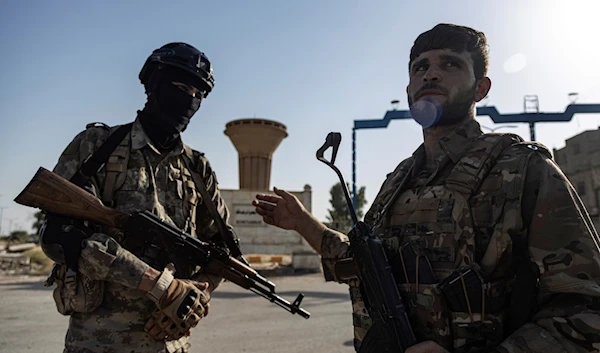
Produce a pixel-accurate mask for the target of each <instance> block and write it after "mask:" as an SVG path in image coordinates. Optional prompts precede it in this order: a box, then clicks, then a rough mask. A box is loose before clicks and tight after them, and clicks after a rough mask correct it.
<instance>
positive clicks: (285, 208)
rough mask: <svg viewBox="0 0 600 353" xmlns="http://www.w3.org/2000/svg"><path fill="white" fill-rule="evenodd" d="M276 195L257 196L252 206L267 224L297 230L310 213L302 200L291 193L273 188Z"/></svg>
mask: <svg viewBox="0 0 600 353" xmlns="http://www.w3.org/2000/svg"><path fill="white" fill-rule="evenodd" d="M273 190H274V191H275V194H276V195H269V194H257V195H256V200H253V201H252V205H253V206H255V207H256V213H258V214H259V215H261V216H262V219H263V221H264V222H265V223H267V224H270V225H273V226H276V227H279V228H282V229H288V230H297V229H298V225H299V223H300V222H301V220H302V218H303V217H305V215H306V214H307V213H308V211H307V210H306V209H305V208H304V206H303V205H302V203H301V202H300V200H298V198H297V197H296V196H294V195H292V194H290V193H289V192H287V191H285V190H281V189H278V188H273Z"/></svg>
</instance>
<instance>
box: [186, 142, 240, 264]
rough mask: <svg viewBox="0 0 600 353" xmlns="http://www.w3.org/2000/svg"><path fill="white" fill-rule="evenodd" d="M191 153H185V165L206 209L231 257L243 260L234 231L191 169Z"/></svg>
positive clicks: (187, 151)
mask: <svg viewBox="0 0 600 353" xmlns="http://www.w3.org/2000/svg"><path fill="white" fill-rule="evenodd" d="M189 152H191V151H189V150H188V149H187V148H186V153H184V158H183V162H184V163H185V166H186V167H187V169H189V171H190V174H191V175H192V179H193V180H194V184H196V187H198V190H199V191H200V194H201V195H202V200H203V201H204V204H205V205H206V208H208V212H209V213H210V215H211V217H212V218H213V220H214V221H215V223H216V225H217V228H219V233H221V237H222V238H223V241H224V242H225V244H226V245H227V248H229V251H230V252H231V254H230V255H231V256H232V257H235V258H238V259H242V251H241V250H240V248H239V246H238V242H237V241H235V239H234V238H233V235H232V229H230V228H229V227H227V225H226V224H225V221H224V220H223V217H222V216H221V215H220V214H219V212H218V211H217V207H216V206H215V204H214V202H212V197H211V196H210V195H209V194H208V190H207V189H206V185H205V184H204V181H203V180H202V178H198V176H197V175H196V173H194V172H193V170H194V169H192V168H191V167H190V162H191V161H190V160H191V157H192V156H191V155H190V154H191V153H189Z"/></svg>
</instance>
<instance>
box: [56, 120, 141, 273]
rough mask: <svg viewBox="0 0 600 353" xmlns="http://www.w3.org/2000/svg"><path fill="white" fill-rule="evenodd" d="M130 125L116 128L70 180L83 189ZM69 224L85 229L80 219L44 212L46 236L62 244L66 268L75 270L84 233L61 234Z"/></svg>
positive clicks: (129, 128)
mask: <svg viewBox="0 0 600 353" xmlns="http://www.w3.org/2000/svg"><path fill="white" fill-rule="evenodd" d="M132 125H133V123H129V124H126V125H123V126H120V127H119V128H117V130H116V131H115V132H114V133H112V134H111V135H110V136H109V137H108V138H107V139H106V140H105V141H104V143H103V144H102V145H101V146H100V148H98V149H97V150H96V152H94V154H92V155H91V156H90V157H88V158H87V159H86V160H85V161H84V162H83V164H82V165H81V167H80V168H79V169H78V170H77V172H76V173H75V174H74V175H73V176H72V177H71V179H70V181H71V182H72V183H73V184H75V185H77V186H79V187H80V188H82V189H84V188H85V186H86V185H87V184H88V183H89V181H90V179H91V178H92V177H93V176H94V175H95V174H96V173H97V172H98V171H99V170H100V168H102V166H103V165H104V164H105V163H106V161H107V160H108V157H110V155H111V153H112V152H113V151H114V150H115V148H117V146H118V145H119V143H121V141H123V139H124V138H125V136H126V135H127V133H128V132H129V131H130V130H131V126H132ZM69 224H71V225H76V226H77V227H78V228H79V229H80V230H82V229H86V227H85V225H84V223H83V222H82V221H79V220H74V219H71V218H69V217H64V216H58V215H55V214H52V213H48V214H46V226H45V227H46V228H47V229H45V230H44V233H45V232H49V233H48V234H49V236H48V237H49V238H52V240H53V242H57V243H59V244H60V245H61V246H62V248H63V251H64V259H65V264H66V265H67V268H69V269H71V270H73V271H75V272H77V270H78V266H77V261H78V259H79V256H80V254H81V240H82V239H83V238H85V236H86V234H85V232H83V231H76V232H73V233H69V235H68V236H63V229H62V228H63V226H64V225H69ZM53 235H54V236H53ZM87 235H89V234H87Z"/></svg>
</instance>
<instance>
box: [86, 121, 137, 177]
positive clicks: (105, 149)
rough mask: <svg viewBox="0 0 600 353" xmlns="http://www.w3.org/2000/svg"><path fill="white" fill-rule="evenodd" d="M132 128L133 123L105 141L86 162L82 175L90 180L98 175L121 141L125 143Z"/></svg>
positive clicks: (122, 127) (120, 128)
mask: <svg viewBox="0 0 600 353" xmlns="http://www.w3.org/2000/svg"><path fill="white" fill-rule="evenodd" d="M132 126H133V123H129V124H125V125H122V126H119V128H117V130H115V132H113V133H112V134H111V135H110V136H109V137H108V138H107V139H106V141H104V143H103V144H102V146H100V148H98V149H97V150H96V152H94V154H92V155H91V156H90V157H89V158H87V159H86V160H85V162H84V163H83V165H82V166H81V169H80V170H81V173H82V174H83V175H85V176H86V177H88V178H91V177H92V176H94V175H95V174H96V173H98V171H99V170H100V168H102V167H103V166H104V164H105V163H106V161H107V160H108V157H110V154H111V153H113V151H114V150H115V149H116V148H117V146H118V145H119V144H120V143H121V141H123V139H124V138H125V136H127V133H129V131H131V127H132Z"/></svg>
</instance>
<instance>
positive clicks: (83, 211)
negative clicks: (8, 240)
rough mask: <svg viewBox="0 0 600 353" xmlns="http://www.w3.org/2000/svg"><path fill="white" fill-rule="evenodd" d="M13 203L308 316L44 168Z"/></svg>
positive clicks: (259, 283) (265, 284) (228, 263)
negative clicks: (117, 237)
mask: <svg viewBox="0 0 600 353" xmlns="http://www.w3.org/2000/svg"><path fill="white" fill-rule="evenodd" d="M15 202H17V203H19V204H21V205H24V206H29V207H34V208H39V209H41V210H43V211H45V212H48V213H51V214H54V215H59V216H64V217H69V218H73V219H77V220H81V221H87V222H91V223H95V224H99V225H104V226H107V227H111V228H116V229H118V230H120V231H122V232H123V233H124V234H126V235H127V236H131V237H135V238H137V239H139V240H140V241H144V242H147V243H149V244H152V245H154V246H157V247H161V248H163V249H168V250H169V253H170V254H172V257H173V258H174V259H176V261H177V262H179V263H183V264H187V265H188V266H189V265H190V264H191V265H198V266H202V267H204V268H206V269H207V271H208V272H210V273H212V274H214V275H217V276H221V277H223V278H225V279H227V280H229V281H231V282H233V283H235V284H237V285H238V286H240V287H242V288H244V289H248V290H250V291H252V292H254V293H256V294H258V295H260V296H261V297H263V298H265V299H268V300H269V301H270V302H272V303H275V304H277V305H279V306H280V307H282V308H284V309H286V310H287V311H289V312H290V313H292V314H298V315H300V316H302V317H303V318H305V319H308V318H309V317H310V313H309V312H307V311H306V310H304V309H302V308H300V303H301V301H302V299H303V298H304V295H303V294H298V297H297V298H296V300H295V301H294V302H293V303H290V302H289V301H287V300H285V299H283V298H282V297H280V296H279V295H277V294H276V293H275V284H274V283H273V282H271V281H269V280H267V279H266V278H264V277H263V276H261V275H260V274H258V273H257V272H256V271H255V270H254V269H252V268H251V267H249V266H247V265H246V264H244V263H242V262H241V261H240V260H237V259H235V258H233V257H231V256H230V255H229V254H228V253H226V252H225V251H224V250H223V249H221V248H220V247H217V246H215V245H214V244H212V243H208V242H204V241H201V240H199V239H196V238H194V237H192V236H190V235H189V234H186V233H185V232H183V231H182V230H180V229H179V228H177V227H175V226H173V225H170V224H168V223H166V222H163V221H162V220H161V219H160V218H158V217H157V216H156V215H154V214H153V213H151V212H149V211H145V212H139V213H134V214H127V213H124V212H120V211H117V210H114V209H112V208H109V207H106V206H104V205H103V204H102V202H101V201H100V200H99V199H98V198H96V197H95V196H94V195H92V194H90V193H88V192H87V191H85V190H83V189H81V188H80V187H78V186H77V185H75V184H73V183H71V182H70V181H68V180H66V179H64V178H62V177H61V176H60V175H58V174H55V173H53V172H51V171H49V170H47V169H44V168H42V167H40V168H39V169H38V171H37V173H36V174H35V176H34V177H33V179H32V180H31V181H30V182H29V184H28V185H27V186H26V187H25V189H24V190H23V191H22V192H21V193H20V194H19V195H18V196H17V197H16V198H15Z"/></svg>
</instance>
